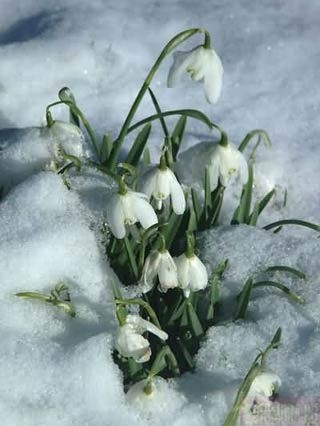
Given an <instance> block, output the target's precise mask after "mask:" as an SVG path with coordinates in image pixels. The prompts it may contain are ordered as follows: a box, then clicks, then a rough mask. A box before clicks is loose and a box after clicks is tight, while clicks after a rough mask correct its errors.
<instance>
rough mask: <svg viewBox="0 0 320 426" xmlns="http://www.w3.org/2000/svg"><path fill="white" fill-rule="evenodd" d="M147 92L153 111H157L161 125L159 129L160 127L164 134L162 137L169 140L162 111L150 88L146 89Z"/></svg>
mask: <svg viewBox="0 0 320 426" xmlns="http://www.w3.org/2000/svg"><path fill="white" fill-rule="evenodd" d="M148 91H149V95H150V97H151V99H152V102H153V105H154V107H155V110H156V111H157V114H158V115H159V116H160V118H159V121H160V123H161V127H162V130H163V133H164V135H165V137H166V138H169V131H168V127H167V125H166V122H165V120H164V117H163V115H162V111H161V108H160V105H159V103H158V101H157V98H156V96H155V94H154V93H153V91H152V90H151V89H150V87H148Z"/></svg>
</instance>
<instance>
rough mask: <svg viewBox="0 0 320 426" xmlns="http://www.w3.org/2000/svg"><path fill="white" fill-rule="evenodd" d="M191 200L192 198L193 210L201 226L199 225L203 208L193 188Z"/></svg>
mask: <svg viewBox="0 0 320 426" xmlns="http://www.w3.org/2000/svg"><path fill="white" fill-rule="evenodd" d="M191 198H192V205H193V210H194V213H195V215H196V220H197V225H198V226H199V223H200V220H201V217H202V207H201V205H200V202H199V198H198V195H197V192H196V190H195V189H194V188H191Z"/></svg>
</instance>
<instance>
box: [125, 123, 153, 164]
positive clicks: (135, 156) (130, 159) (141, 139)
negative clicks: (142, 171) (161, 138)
mask: <svg viewBox="0 0 320 426" xmlns="http://www.w3.org/2000/svg"><path fill="white" fill-rule="evenodd" d="M150 132H151V124H146V125H145V126H144V127H143V129H142V130H141V132H139V133H138V136H137V137H136V139H135V141H134V143H133V145H132V147H131V149H130V151H129V153H128V155H127V158H126V163H129V164H132V165H133V166H136V165H137V164H138V162H139V159H140V157H141V155H142V153H143V151H144V148H145V146H146V143H147V141H148V138H149V135H150Z"/></svg>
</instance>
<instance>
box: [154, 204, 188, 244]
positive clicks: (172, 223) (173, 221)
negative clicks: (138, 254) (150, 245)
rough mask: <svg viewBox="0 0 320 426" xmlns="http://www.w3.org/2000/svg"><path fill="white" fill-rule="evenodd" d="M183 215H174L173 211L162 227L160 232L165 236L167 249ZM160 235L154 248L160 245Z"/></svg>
mask: <svg viewBox="0 0 320 426" xmlns="http://www.w3.org/2000/svg"><path fill="white" fill-rule="evenodd" d="M182 218H183V215H176V214H175V213H174V212H172V213H171V215H170V217H169V220H168V223H167V225H165V226H164V227H163V230H162V234H163V236H164V237H165V240H166V244H167V249H168V250H169V249H170V247H171V244H172V242H173V241H174V239H175V237H176V234H177V232H178V231H179V227H180V224H181V221H182ZM160 243H161V237H160V236H159V237H158V238H157V241H156V244H155V245H154V247H155V248H158V247H160Z"/></svg>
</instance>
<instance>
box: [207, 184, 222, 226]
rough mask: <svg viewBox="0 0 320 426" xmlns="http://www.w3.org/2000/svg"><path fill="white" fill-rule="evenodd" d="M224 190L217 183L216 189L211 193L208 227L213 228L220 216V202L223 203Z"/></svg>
mask: <svg viewBox="0 0 320 426" xmlns="http://www.w3.org/2000/svg"><path fill="white" fill-rule="evenodd" d="M224 190H225V187H224V186H222V185H221V184H220V183H219V185H218V186H217V188H216V189H215V190H214V191H212V193H211V205H212V209H211V213H210V217H209V225H210V226H215V225H216V223H217V221H218V219H219V214H220V210H221V207H222V202H223V195H224Z"/></svg>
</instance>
